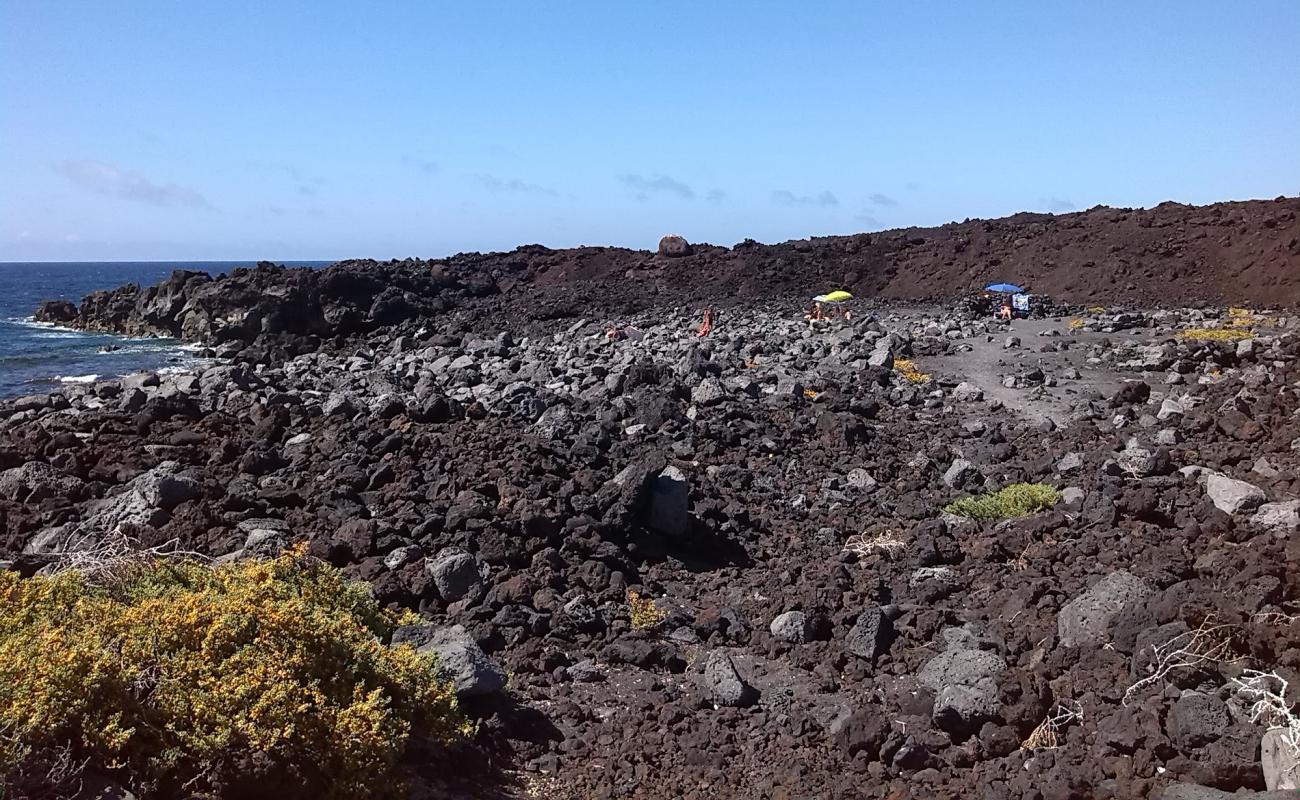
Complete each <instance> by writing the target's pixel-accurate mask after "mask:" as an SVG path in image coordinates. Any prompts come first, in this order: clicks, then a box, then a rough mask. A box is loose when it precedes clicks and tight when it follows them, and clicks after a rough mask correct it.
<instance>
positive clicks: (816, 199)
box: [772, 189, 840, 208]
mask: <svg viewBox="0 0 1300 800" xmlns="http://www.w3.org/2000/svg"><path fill="white" fill-rule="evenodd" d="M772 199H773V200H774V201H776V202H777V203H780V204H781V205H783V206H821V207H822V208H832V207H834V206H838V205H839V204H840V199H839V198H838V197H836V196H835V195H834V194H833V193H832V192H831V191H830V190H829V189H828V190H826V191H824V192H821V193H820V194H816V195H808V194H795V193H794V192H791V191H787V190H786V189H777V190H776V191H774V192H772Z"/></svg>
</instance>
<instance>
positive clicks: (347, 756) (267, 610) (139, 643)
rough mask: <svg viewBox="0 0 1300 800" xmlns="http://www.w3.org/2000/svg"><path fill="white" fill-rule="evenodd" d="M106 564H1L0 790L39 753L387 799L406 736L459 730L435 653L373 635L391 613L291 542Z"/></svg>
mask: <svg viewBox="0 0 1300 800" xmlns="http://www.w3.org/2000/svg"><path fill="white" fill-rule="evenodd" d="M118 577H119V579H118V580H115V581H113V582H112V584H111V585H108V586H105V585H98V584H92V583H91V582H89V581H87V579H86V578H85V577H84V576H82V575H80V574H78V573H76V572H65V573H61V574H56V575H52V576H37V577H33V578H29V579H22V578H19V577H18V576H17V575H16V574H14V573H12V572H0V796H3V797H9V796H26V795H27V794H29V793H36V792H37V791H39V790H41V788H42V787H39V786H37V787H33V786H30V785H28V786H22V785H18V784H20V783H23V782H24V781H27V782H30V781H31V780H32V773H33V770H32V769H31V763H32V762H33V761H34V760H37V759H39V758H40V757H42V754H46V757H48V754H49V753H51V752H63V753H66V754H68V756H69V758H71V759H72V760H73V761H74V762H75V763H79V764H83V765H84V766H85V767H86V768H89V769H93V770H95V771H97V772H103V773H107V774H108V775H110V776H112V777H113V778H114V779H115V780H117V781H118V782H119V783H122V784H123V785H126V786H129V787H130V788H132V789H133V790H135V791H136V792H137V793H140V794H143V795H145V796H154V797H176V796H191V795H193V794H195V793H198V794H199V795H202V794H210V795H212V796H225V797H233V796H240V797H253V796H266V795H267V792H268V791H270V792H273V793H274V794H275V796H278V797H322V798H347V797H375V796H383V795H384V794H385V793H387V792H390V791H393V790H395V789H396V788H397V786H396V781H395V780H394V778H393V771H394V767H395V766H396V764H397V762H398V760H399V759H400V758H401V756H402V754H403V753H404V752H405V749H406V745H407V742H408V739H409V738H410V737H411V736H413V735H420V736H427V737H430V738H431V739H432V740H435V741H449V740H450V739H451V738H453V737H455V736H457V735H459V734H460V733H462V732H464V730H465V727H464V723H463V721H462V718H461V717H460V715H459V713H458V711H457V707H456V698H455V694H454V690H453V688H452V687H451V685H450V684H449V683H448V682H446V681H445V680H443V679H441V678H440V677H439V675H438V672H437V669H436V665H435V664H434V662H433V661H432V659H431V658H429V657H428V656H426V655H423V654H420V653H417V652H415V651H414V650H413V649H411V648H410V647H409V646H401V647H393V648H390V647H387V646H385V645H384V644H383V643H382V641H381V640H382V639H383V638H386V637H387V636H388V635H389V634H390V633H391V630H392V627H393V625H394V624H396V623H397V622H398V620H397V618H396V617H395V616H394V615H391V614H389V613H388V612H385V611H384V610H382V609H380V608H379V607H378V605H377V604H376V603H375V601H374V599H373V598H372V597H371V595H370V593H369V591H368V590H367V588H366V587H365V586H364V585H360V584H351V583H348V582H346V581H345V580H343V578H342V576H341V575H340V574H339V573H338V571H337V570H335V569H333V568H332V567H330V566H328V565H326V564H323V563H321V562H318V561H316V560H314V559H309V558H306V557H305V556H304V555H303V554H302V552H301V551H292V552H290V553H287V554H285V555H283V556H281V557H279V558H277V559H274V560H268V561H240V562H235V563H231V564H225V565H219V566H215V567H210V566H206V565H202V564H197V563H193V562H162V561H157V562H152V563H140V564H136V565H133V566H132V567H131V568H130V571H129V574H127V575H123V576H118ZM36 772H39V770H37V771H36Z"/></svg>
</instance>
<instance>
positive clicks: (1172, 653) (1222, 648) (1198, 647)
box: [1122, 615, 1236, 706]
mask: <svg viewBox="0 0 1300 800" xmlns="http://www.w3.org/2000/svg"><path fill="white" fill-rule="evenodd" d="M1229 627H1230V626H1228V625H1220V624H1218V621H1217V618H1216V617H1215V616H1214V615H1210V616H1208V617H1206V618H1205V621H1204V622H1202V623H1201V624H1200V625H1199V626H1197V627H1196V629H1195V630H1190V631H1185V632H1183V633H1180V634H1178V635H1177V636H1175V637H1174V638H1172V639H1170V640H1169V641H1167V642H1165V643H1164V644H1158V645H1155V646H1153V647H1152V648H1151V655H1152V664H1153V666H1154V669H1153V671H1152V673H1151V674H1150V675H1147V676H1146V677H1145V678H1141V679H1140V680H1138V681H1137V682H1136V683H1134V684H1133V685H1132V686H1130V687H1128V689H1126V690H1125V691H1124V698H1123V701H1122V704H1123V705H1125V706H1127V705H1128V704H1129V702H1130V701H1132V699H1133V698H1134V697H1136V696H1137V694H1138V693H1139V692H1140V691H1141V690H1143V689H1145V688H1146V687H1148V686H1151V685H1152V684H1155V683H1162V682H1164V681H1165V680H1166V678H1168V676H1169V675H1170V674H1172V673H1174V672H1181V671H1182V670H1188V669H1196V668H1198V667H1204V666H1209V665H1211V664H1220V663H1223V662H1227V661H1234V660H1236V659H1235V658H1233V654H1232V639H1231V637H1229V636H1228V631H1229Z"/></svg>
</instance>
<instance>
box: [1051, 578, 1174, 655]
mask: <svg viewBox="0 0 1300 800" xmlns="http://www.w3.org/2000/svg"><path fill="white" fill-rule="evenodd" d="M1154 594H1155V591H1154V589H1152V587H1151V586H1150V585H1149V584H1148V583H1147V582H1146V581H1144V580H1142V579H1141V578H1139V577H1137V576H1136V575H1134V574H1132V573H1130V572H1127V571H1125V570H1119V571H1117V572H1112V573H1111V574H1109V575H1107V576H1106V577H1104V578H1102V579H1101V580H1100V581H1098V582H1097V583H1096V584H1095V585H1094V586H1093V587H1092V588H1090V589H1088V590H1087V591H1086V592H1084V593H1083V594H1081V595H1079V596H1078V597H1076V598H1074V599H1073V600H1071V601H1070V602H1068V603H1066V604H1065V606H1064V607H1063V608H1062V609H1061V613H1060V614H1058V615H1057V617H1056V631H1057V635H1058V636H1059V637H1060V640H1061V644H1063V645H1065V646H1066V647H1093V646H1097V645H1102V644H1105V643H1106V642H1107V641H1109V640H1110V635H1111V634H1110V631H1111V624H1112V623H1113V622H1114V621H1115V618H1116V617H1118V616H1119V615H1120V614H1121V613H1123V612H1125V611H1127V610H1129V609H1132V608H1135V607H1137V606H1138V605H1140V604H1142V603H1145V602H1146V601H1147V600H1149V599H1150V598H1151V597H1152V595H1154Z"/></svg>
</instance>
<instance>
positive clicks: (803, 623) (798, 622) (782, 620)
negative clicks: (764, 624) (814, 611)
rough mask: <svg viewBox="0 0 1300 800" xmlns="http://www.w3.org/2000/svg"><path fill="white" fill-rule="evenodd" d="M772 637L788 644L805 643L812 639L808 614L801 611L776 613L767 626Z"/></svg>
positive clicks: (811, 627) (811, 628)
mask: <svg viewBox="0 0 1300 800" xmlns="http://www.w3.org/2000/svg"><path fill="white" fill-rule="evenodd" d="M768 630H769V631H771V633H772V637H773V638H775V639H780V640H781V641H783V642H789V643H790V644H807V643H808V642H809V641H811V640H812V636H813V626H812V621H811V620H810V619H809V618H808V615H807V614H805V613H804V612H802V611H786V612H784V613H782V614H778V615H777V616H776V619H773V620H772V624H771V625H770V626H768Z"/></svg>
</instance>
